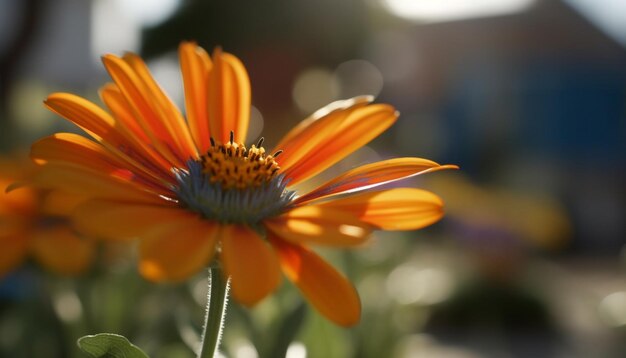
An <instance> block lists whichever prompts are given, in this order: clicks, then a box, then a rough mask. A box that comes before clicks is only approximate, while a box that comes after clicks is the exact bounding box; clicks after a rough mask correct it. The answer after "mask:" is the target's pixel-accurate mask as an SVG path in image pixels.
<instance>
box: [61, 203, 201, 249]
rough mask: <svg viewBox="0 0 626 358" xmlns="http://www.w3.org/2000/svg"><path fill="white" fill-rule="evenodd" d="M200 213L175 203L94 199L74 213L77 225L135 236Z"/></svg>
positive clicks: (109, 235)
mask: <svg viewBox="0 0 626 358" xmlns="http://www.w3.org/2000/svg"><path fill="white" fill-rule="evenodd" d="M197 217H198V215H197V214H195V213H192V212H190V211H186V210H184V209H181V208H178V207H172V206H159V205H150V204H137V203H128V202H125V203H124V202H118V201H110V200H101V199H94V200H89V201H86V202H84V203H82V204H81V205H79V206H78V207H77V208H76V210H75V211H74V213H73V214H72V216H71V219H72V222H73V223H74V226H75V227H76V229H77V230H78V231H79V232H80V233H82V234H84V235H87V236H91V237H95V238H103V239H113V240H115V239H120V240H124V239H133V238H137V237H142V236H144V235H149V233H150V231H151V230H152V229H154V228H155V227H158V226H163V227H165V226H168V225H173V224H177V223H181V222H184V223H188V222H189V221H190V220H194V219H196V218H197Z"/></svg>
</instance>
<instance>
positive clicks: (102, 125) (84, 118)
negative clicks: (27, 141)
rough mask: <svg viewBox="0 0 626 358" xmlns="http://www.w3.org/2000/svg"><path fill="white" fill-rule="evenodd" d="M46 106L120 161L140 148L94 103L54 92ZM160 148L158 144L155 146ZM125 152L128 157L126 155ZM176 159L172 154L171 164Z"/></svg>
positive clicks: (47, 100) (131, 136) (131, 137)
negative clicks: (85, 133) (80, 129)
mask: <svg viewBox="0 0 626 358" xmlns="http://www.w3.org/2000/svg"><path fill="white" fill-rule="evenodd" d="M44 103H45V105H46V106H47V107H48V108H49V109H50V110H52V111H53V112H55V113H57V114H59V115H60V116H62V117H64V118H66V119H67V120H69V121H71V122H73V123H74V124H76V125H77V126H79V127H80V128H82V129H83V130H84V131H86V132H87V133H88V134H89V135H90V136H92V137H93V138H94V139H96V140H97V141H98V142H100V143H101V144H102V145H104V146H105V147H106V148H107V149H108V150H109V151H111V152H112V153H114V154H116V155H117V156H119V157H120V158H124V159H127V158H128V157H129V156H133V153H132V152H134V151H135V150H136V148H137V147H136V146H135V145H134V144H136V140H133V138H134V136H133V135H132V134H129V133H127V132H126V131H125V128H124V127H123V126H120V125H119V123H118V122H116V121H115V119H113V118H112V117H111V116H110V115H109V114H108V113H107V112H105V111H104V110H103V109H102V108H100V107H98V106H97V105H95V104H94V103H92V102H90V101H88V100H86V99H84V98H81V97H78V96H75V95H73V94H69V93H53V94H51V95H50V96H49V97H48V98H47V99H46V100H45V101H44ZM129 145H133V147H129ZM157 145H159V143H157V144H155V146H157ZM122 150H126V152H122ZM129 152H130V153H129ZM126 153H129V154H128V155H124V154H126ZM173 159H175V158H173V157H172V156H171V155H170V158H168V160H169V161H170V162H171V161H172V160H173ZM170 167H171V165H170ZM167 170H169V167H168V169H167Z"/></svg>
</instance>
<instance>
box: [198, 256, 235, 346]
mask: <svg viewBox="0 0 626 358" xmlns="http://www.w3.org/2000/svg"><path fill="white" fill-rule="evenodd" d="M227 301H228V280H227V279H225V278H224V276H223V275H222V269H221V267H220V266H219V265H218V264H214V265H212V266H211V268H210V269H209V296H208V298H207V306H206V315H205V317H204V329H203V332H202V344H201V346H200V351H199V352H198V358H213V357H214V356H215V352H216V351H217V348H218V347H219V345H220V340H221V338H222V329H223V327H224V317H226V304H227Z"/></svg>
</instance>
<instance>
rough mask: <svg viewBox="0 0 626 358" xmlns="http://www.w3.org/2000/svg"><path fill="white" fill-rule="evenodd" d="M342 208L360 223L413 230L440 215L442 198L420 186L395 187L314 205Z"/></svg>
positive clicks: (434, 220) (385, 228)
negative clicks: (417, 187) (414, 187)
mask: <svg viewBox="0 0 626 358" xmlns="http://www.w3.org/2000/svg"><path fill="white" fill-rule="evenodd" d="M317 206H318V207H320V208H323V210H324V209H335V210H341V211H346V212H349V213H352V214H353V215H355V216H357V217H358V218H359V219H360V220H362V221H363V222H366V223H368V224H370V225H373V226H375V227H377V228H379V229H384V230H415V229H420V228H423V227H425V226H428V225H431V224H433V223H434V222H436V221H438V220H439V219H441V217H442V216H443V201H442V200H441V199H440V198H439V197H438V196H437V195H435V194H433V193H431V192H429V191H426V190H421V189H410V188H399V189H390V190H383V191H376V192H366V193H359V194H356V195H353V196H349V197H346V198H340V199H334V200H331V201H328V202H324V203H321V204H318V205H317Z"/></svg>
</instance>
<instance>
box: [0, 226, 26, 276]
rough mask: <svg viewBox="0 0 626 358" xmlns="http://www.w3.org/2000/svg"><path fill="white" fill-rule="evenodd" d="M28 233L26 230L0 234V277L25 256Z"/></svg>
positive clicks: (17, 264)
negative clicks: (11, 233)
mask: <svg viewBox="0 0 626 358" xmlns="http://www.w3.org/2000/svg"><path fill="white" fill-rule="evenodd" d="M0 231H2V230H0ZM29 239H30V233H29V232H27V231H23V232H19V233H15V234H13V235H0V247H1V248H2V250H0V278H2V277H3V276H4V275H6V274H7V273H9V272H10V271H12V270H13V269H15V268H17V266H19V265H20V264H21V263H22V262H23V261H24V257H25V256H26V251H27V248H28V241H29Z"/></svg>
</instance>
